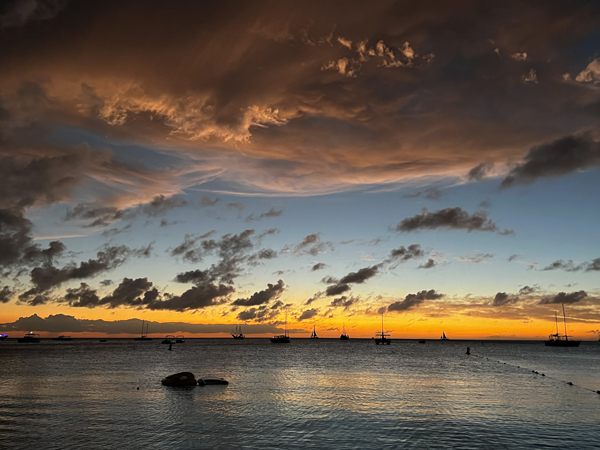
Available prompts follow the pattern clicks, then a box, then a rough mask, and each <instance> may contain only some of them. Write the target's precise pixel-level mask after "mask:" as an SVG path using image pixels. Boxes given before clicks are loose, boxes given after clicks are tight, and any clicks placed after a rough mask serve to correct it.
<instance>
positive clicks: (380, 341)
mask: <svg viewBox="0 0 600 450" xmlns="http://www.w3.org/2000/svg"><path fill="white" fill-rule="evenodd" d="M391 342H392V340H391V339H386V338H375V344H376V345H379V344H381V345H390V343H391Z"/></svg>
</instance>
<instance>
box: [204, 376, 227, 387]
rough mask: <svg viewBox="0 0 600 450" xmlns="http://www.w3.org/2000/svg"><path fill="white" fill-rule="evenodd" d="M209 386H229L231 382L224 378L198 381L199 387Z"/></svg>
mask: <svg viewBox="0 0 600 450" xmlns="http://www.w3.org/2000/svg"><path fill="white" fill-rule="evenodd" d="M209 384H229V381H227V380H224V379H223V378H200V379H199V380H198V386H207V385H209Z"/></svg>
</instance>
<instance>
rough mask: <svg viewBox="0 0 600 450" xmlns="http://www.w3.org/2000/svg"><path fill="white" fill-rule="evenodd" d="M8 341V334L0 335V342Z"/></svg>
mask: <svg viewBox="0 0 600 450" xmlns="http://www.w3.org/2000/svg"><path fill="white" fill-rule="evenodd" d="M5 339H8V334H0V341H3V340H5Z"/></svg>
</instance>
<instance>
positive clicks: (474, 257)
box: [456, 253, 494, 264]
mask: <svg viewBox="0 0 600 450" xmlns="http://www.w3.org/2000/svg"><path fill="white" fill-rule="evenodd" d="M493 257H494V255H492V254H491V253H475V254H471V255H465V256H459V257H457V258H456V259H457V260H458V261H466V262H472V263H476V264H479V263H485V262H487V260H488V259H491V258H493Z"/></svg>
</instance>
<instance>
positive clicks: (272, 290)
mask: <svg viewBox="0 0 600 450" xmlns="http://www.w3.org/2000/svg"><path fill="white" fill-rule="evenodd" d="M284 290H285V283H284V282H283V281H282V280H279V281H277V284H267V289H265V290H262V291H259V292H255V293H254V294H252V296H250V297H249V298H239V299H237V300H235V301H234V302H233V303H232V305H234V306H259V305H263V304H265V303H269V302H270V301H271V300H273V299H276V298H278V297H279V296H280V295H281V294H282V293H283V291H284Z"/></svg>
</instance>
